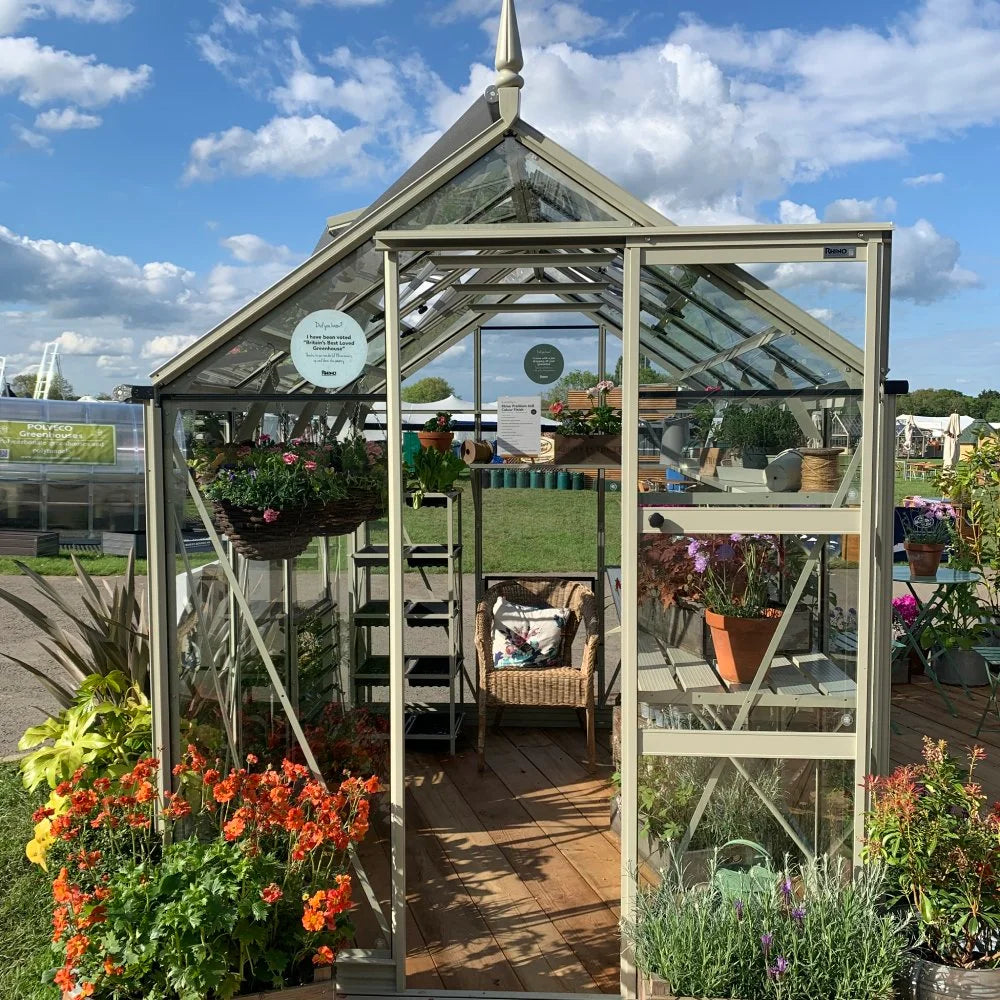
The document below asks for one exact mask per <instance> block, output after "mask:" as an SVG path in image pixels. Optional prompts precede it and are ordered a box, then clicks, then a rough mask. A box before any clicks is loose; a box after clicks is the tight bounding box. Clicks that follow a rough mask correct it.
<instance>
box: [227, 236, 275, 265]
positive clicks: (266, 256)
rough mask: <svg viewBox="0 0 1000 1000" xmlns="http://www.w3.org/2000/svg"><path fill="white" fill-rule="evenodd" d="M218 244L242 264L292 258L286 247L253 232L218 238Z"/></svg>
mask: <svg viewBox="0 0 1000 1000" xmlns="http://www.w3.org/2000/svg"><path fill="white" fill-rule="evenodd" d="M219 245H220V246H224V247H225V248H226V249H227V250H228V251H229V252H230V253H231V254H232V255H233V256H234V257H235V258H236V259H237V260H238V261H240V262H241V263H243V264H270V263H273V262H275V261H278V262H287V261H289V260H291V258H292V252H291V250H289V249H288V247H286V246H275V245H274V244H272V243H268V242H267V240H265V239H263V238H262V237H260V236H257V235H256V234H255V233H243V234H241V235H239V236H227V237H226V238H225V239H224V240H219Z"/></svg>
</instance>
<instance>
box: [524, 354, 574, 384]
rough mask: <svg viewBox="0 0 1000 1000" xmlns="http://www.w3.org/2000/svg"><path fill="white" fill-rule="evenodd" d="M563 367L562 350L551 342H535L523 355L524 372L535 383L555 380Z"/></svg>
mask: <svg viewBox="0 0 1000 1000" xmlns="http://www.w3.org/2000/svg"><path fill="white" fill-rule="evenodd" d="M564 367H565V362H564V361H563V356H562V351H560V350H559V348H558V347H554V346H553V345H552V344H535V346H534V347H532V348H531V349H530V350H529V351H528V353H527V354H525V356H524V374H525V375H527V376H528V378H530V379H531V381H532V382H534V383H535V384H536V385H550V384H551V383H552V382H555V381H556V379H558V378H559V377H560V376H561V375H562V373H563V368H564Z"/></svg>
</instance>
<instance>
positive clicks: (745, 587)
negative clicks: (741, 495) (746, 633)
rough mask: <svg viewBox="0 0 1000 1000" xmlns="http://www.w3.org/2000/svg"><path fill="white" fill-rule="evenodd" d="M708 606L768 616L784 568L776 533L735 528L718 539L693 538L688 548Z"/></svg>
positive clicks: (727, 612) (746, 615)
mask: <svg viewBox="0 0 1000 1000" xmlns="http://www.w3.org/2000/svg"><path fill="white" fill-rule="evenodd" d="M687 554H688V558H689V559H690V560H691V565H692V569H693V571H694V575H695V581H696V584H697V586H698V589H699V591H700V595H701V600H702V601H703V602H704V604H705V607H707V608H708V609H709V610H710V611H714V612H715V613H716V614H719V615H728V616H730V617H733V618H766V617H767V613H768V607H769V602H770V600H771V596H772V593H773V592H774V590H775V589H776V587H775V585H776V583H777V579H778V573H779V571H780V569H781V553H780V550H779V548H778V540H777V538H775V536H774V535H744V534H741V533H739V532H735V531H734V532H733V533H732V534H731V535H729V537H728V538H724V539H723V540H721V541H719V540H717V539H716V538H715V537H714V536H713V537H711V538H709V539H702V538H692V539H691V541H690V542H689V543H688V548H687Z"/></svg>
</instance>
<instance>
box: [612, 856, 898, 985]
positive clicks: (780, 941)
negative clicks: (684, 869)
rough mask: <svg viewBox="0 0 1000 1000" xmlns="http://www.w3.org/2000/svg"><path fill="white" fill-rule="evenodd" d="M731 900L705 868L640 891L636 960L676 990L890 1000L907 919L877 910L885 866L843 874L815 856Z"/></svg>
mask: <svg viewBox="0 0 1000 1000" xmlns="http://www.w3.org/2000/svg"><path fill="white" fill-rule="evenodd" d="M759 882H760V879H757V880H755V886H754V887H753V891H748V892H746V894H745V895H743V896H737V897H735V898H734V896H733V893H732V891H731V888H730V886H729V885H728V884H727V883H726V882H725V881H724V880H720V879H718V878H716V877H714V873H710V878H709V881H708V884H707V885H705V886H698V887H696V888H693V889H692V888H686V887H685V885H684V882H683V877H682V875H681V873H676V872H675V873H669V872H665V873H663V877H662V881H661V882H660V884H659V885H658V886H656V887H655V888H645V887H640V889H639V893H638V898H637V901H636V917H635V920H634V922H632V923H630V924H627V925H626V927H625V933H626V935H627V936H628V937H629V939H630V940H631V941H632V944H633V946H634V949H635V959H636V965H637V966H638V968H639V970H640V972H641V973H642V974H644V975H647V976H654V977H656V978H659V979H662V980H666V982H667V983H668V984H669V988H670V991H671V993H673V994H674V995H675V996H691V997H740V998H741V1000H763V998H771V997H790V998H791V997H794V998H796V1000H798V998H801V1000H858V998H860V997H865V998H866V1000H868V998H870V1000H889V998H891V997H893V996H894V986H895V980H896V978H897V977H898V975H899V973H900V971H901V969H902V965H903V961H904V952H905V948H906V943H907V941H906V931H905V921H904V920H902V919H900V917H899V916H898V915H896V914H892V913H888V912H886V910H885V907H884V906H883V900H884V893H885V888H886V885H887V877H886V873H885V868H884V867H883V866H880V865H871V866H868V867H866V868H864V869H862V870H861V871H858V872H856V873H854V875H853V877H851V874H850V872H849V869H848V866H847V864H846V862H844V861H842V860H841V859H839V858H838V859H831V858H829V857H827V856H822V857H820V858H818V859H817V860H814V861H811V862H808V863H804V864H801V865H796V866H790V865H788V864H787V863H786V866H785V870H784V871H783V872H781V873H780V874H778V875H777V876H776V877H773V878H772V879H771V881H770V883H769V884H768V885H766V886H760V885H759Z"/></svg>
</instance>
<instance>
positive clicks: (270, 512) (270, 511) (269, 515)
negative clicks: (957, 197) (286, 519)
mask: <svg viewBox="0 0 1000 1000" xmlns="http://www.w3.org/2000/svg"><path fill="white" fill-rule="evenodd" d="M280 516H281V514H280V512H279V511H276V510H274V508H273V507H268V508H267V510H265V511H264V521H265V522H266V523H267V524H274V522H275V521H277V520H278V518H279V517H280Z"/></svg>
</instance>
